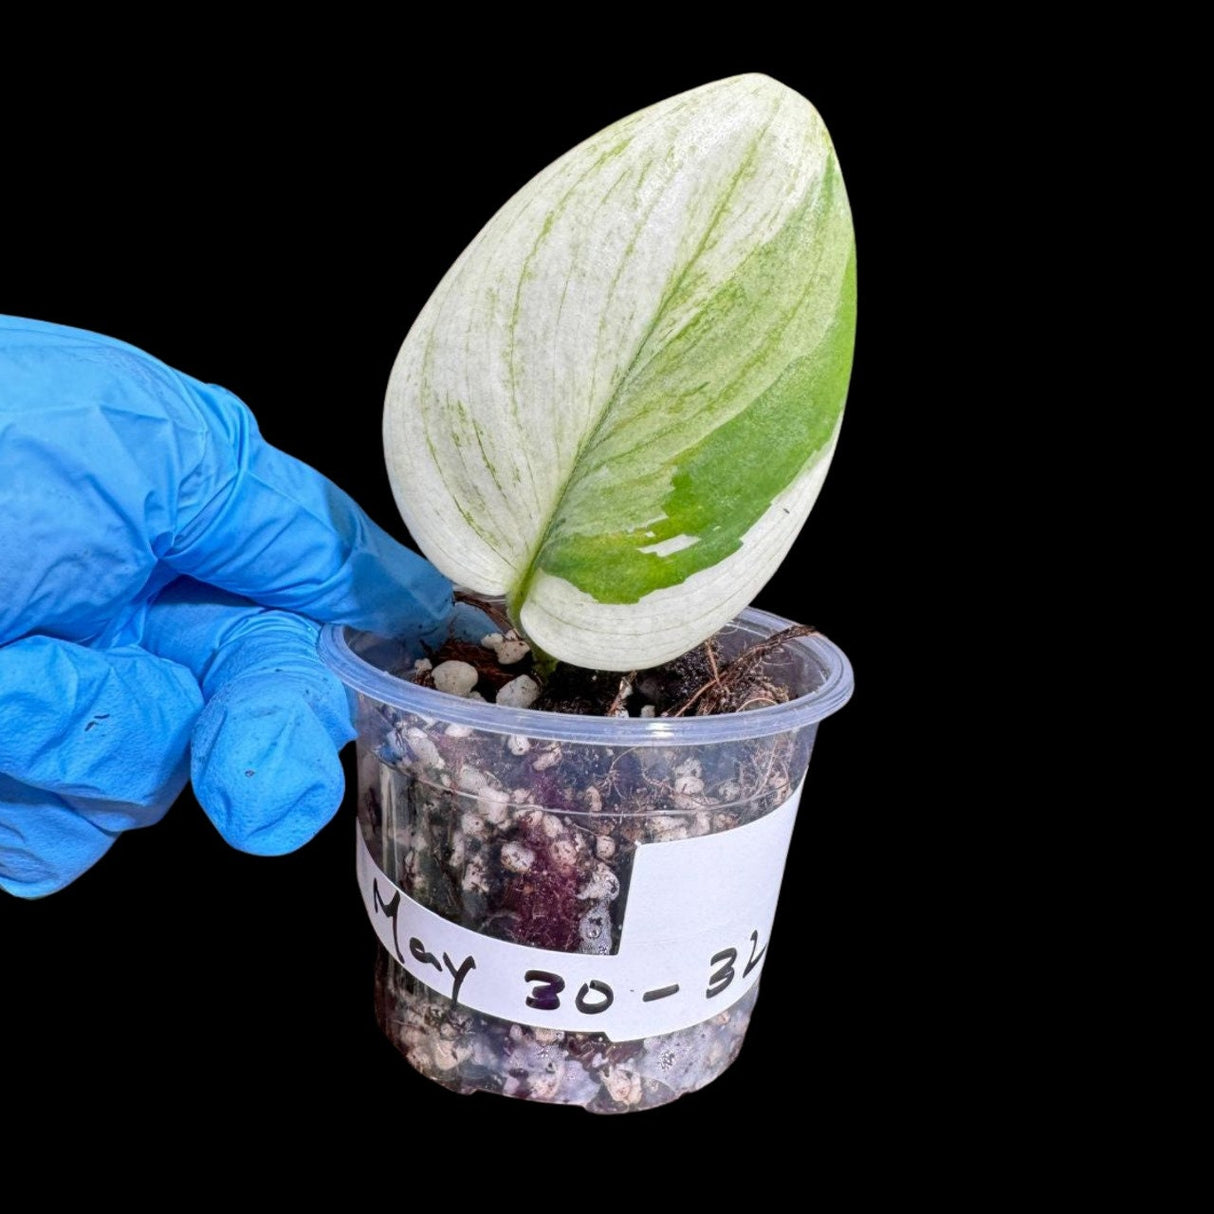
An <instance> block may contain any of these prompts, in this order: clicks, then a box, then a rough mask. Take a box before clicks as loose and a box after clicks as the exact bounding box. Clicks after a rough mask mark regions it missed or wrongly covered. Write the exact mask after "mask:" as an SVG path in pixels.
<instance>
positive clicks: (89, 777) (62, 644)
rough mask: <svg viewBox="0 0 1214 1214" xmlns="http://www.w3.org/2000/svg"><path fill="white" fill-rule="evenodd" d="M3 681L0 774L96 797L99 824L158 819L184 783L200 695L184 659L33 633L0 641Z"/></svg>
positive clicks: (111, 826)
mask: <svg viewBox="0 0 1214 1214" xmlns="http://www.w3.org/2000/svg"><path fill="white" fill-rule="evenodd" d="M0 689H2V690H0V773H3V774H5V775H8V776H11V777H12V778H13V779H14V780H17V781H20V782H21V783H23V784H28V785H31V786H32V787H34V788H39V789H44V790H46V791H47V792H51V793H54V794H56V795H58V796H59V797H63V798H78V799H81V800H83V801H88V802H94V801H95V802H97V803H98V804H97V806H96V807H95V808H93V809H90V810H88V816H89V817H90V819H91V820H92V821H93V822H94V824H95V825H97V826H99V827H101V828H102V829H104V830H107V831H119V830H125V829H127V828H128V827H132V826H141V825H146V824H148V823H149V822H154V821H156V820H158V819H159V818H160V817H161V816H162V815H163V813H164V811H165V810H166V809H167V808H168V806H169V805H171V804H172V802H173V800H174V799H175V798H176V796H177V794H178V793H179V792H180V791H181V789H182V788H183V787H184V786H185V775H186V763H187V749H188V746H189V739H190V731H191V730H192V728H193V725H194V721H195V718H196V717H197V716H198V713H199V711H200V710H201V709H202V703H203V700H202V693H201V691H200V690H199V687H198V684H197V683H196V682H195V680H194V678H193V677H192V676H191V675H190V672H189V671H188V670H185V669H184V668H183V667H181V666H179V665H176V664H174V663H171V662H166V661H162V660H161V659H159V658H157V657H154V656H153V655H152V654H150V653H147V652H146V651H145V650H143V649H141V648H138V647H136V646H124V647H122V648H119V649H108V650H98V649H89V648H87V647H85V646H83V645H74V644H72V643H70V642H68V641H60V640H57V639H55V638H53V637H44V636H32V637H26V638H24V639H23V640H20V641H14V642H13V643H12V644H10V645H5V646H3V647H2V648H0Z"/></svg>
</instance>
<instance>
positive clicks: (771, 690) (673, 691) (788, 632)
mask: <svg viewBox="0 0 1214 1214" xmlns="http://www.w3.org/2000/svg"><path fill="white" fill-rule="evenodd" d="M460 597H461V599H462V600H463V601H464V602H468V603H471V604H472V605H474V606H476V607H478V608H480V609H481V610H482V611H484V612H485V614H486V615H488V616H489V617H490V618H491V619H494V620H495V621H496V622H497V623H498V626H499V628H500V633H499V635H500V636H501V637H509V638H516V637H517V633H515V632H513V630H512V629H511V627H510V622H509V620H507V619H506V618H505V617H504V616H503V615H502V614H501V610H500V607H498V606H497V605H496V604H493V603H488V602H485V601H484V600H481V599H477V598H475V597H473V596H470V595H461V596H460ZM813 635H815V629H813V628H809V627H806V626H804V625H794V626H792V627H790V628H786V629H784V631H783V632H779V633H776V634H775V635H774V636H772V637H769V638H768V639H767V640H765V641H762V642H760V643H759V644H756V645H754V646H753V647H752V648H750V649H748V650H747V651H746V652H745V653H743V654H741V655H740V656H738V657H736V658H734V659H733V661H731V662H728V663H722V662H721V661H720V654H719V651H718V647H717V645H716V642H715V641H714V640H712V639H710V640H708V641H705V642H704V643H703V644H702V645H698V646H696V648H694V649H692V650H690V651H689V652H687V653H685V654H683V655H682V656H681V657H678V658H675V659H674V660H673V661H671V662H667V663H665V664H664V665H661V666H655V667H652V668H650V669H648V670H633V671H629V672H627V673H626V674H620V672H619V671H607V670H587V669H584V668H583V667H580V666H570V665H568V664H566V663H563V662H558V663H557V664H556V666H555V667H554V668H553V669H552V670H551V671H544V670H541V668H540V666H539V664H538V663H537V662H536V661H535V658H534V655H532V654H531V653H530V651H528V653H527V655H526V656H525V657H523V658H522V659H521V660H520V661H516V662H512V663H510V664H508V665H504V664H502V663H501V662H500V661H499V660H498V658H497V654H496V652H495V650H494V649H492V648H488V647H486V646H484V645H478V644H475V643H470V642H467V641H460V640H449V641H447V642H446V643H445V644H444V645H443V646H442V648H441V649H439V650H438V651H436V652H435V653H434V655H433V656H432V658H431V666H432V668H434V667H438V666H439V665H440V664H441V663H443V662H446V661H458V662H466V663H468V664H469V665H470V666H472V667H473V668H474V669H475V670H476V673H477V683H476V687H475V691H476V692H477V693H478V694H479V695H480V696H481V697H482V698H483V699H485V700H489V701H494V700H495V699H496V698H497V693H498V691H499V690H500V689H501V688H502V687H504V686H505V685H506V684H507V683H510V682H511V681H513V680H514V679H517V678H518V677H519V676H520V675H524V674H525V675H528V676H530V678H532V679H534V680H535V682H536V683H537V684H538V685H539V696H538V698H537V699H536V700H535V701H534V702H533V703H531V704H530V705H528V707H531V708H535V709H539V710H541V711H544V712H562V713H573V714H577V715H581V716H604V717H610V716H616V717H623V716H629V717H641V716H659V717H680V716H709V715H714V714H717V713H726V712H744V711H746V710H748V709H752V708H762V707H766V706H768V705H771V704H782V703H784V702H785V701H787V700H788V699H790V698H791V696H790V692H789V689H788V688H787V687H785V686H781V685H778V684H776V683H774V682H772V680H771V679H770V678H768V677H765V676H764V674H763V673H762V666H763V661H762V659H763V657H764V655H766V654H769V653H770V652H771V651H772V650H773V649H777V648H778V647H779V646H780V645H782V644H784V643H785V642H786V641H790V640H792V639H793V638H794V637H801V636H813ZM412 678H413V681H414V682H417V683H421V684H422V685H424V686H434V679H433V674H432V669H431V670H421V671H418V672H417V673H416V674H413V675H412Z"/></svg>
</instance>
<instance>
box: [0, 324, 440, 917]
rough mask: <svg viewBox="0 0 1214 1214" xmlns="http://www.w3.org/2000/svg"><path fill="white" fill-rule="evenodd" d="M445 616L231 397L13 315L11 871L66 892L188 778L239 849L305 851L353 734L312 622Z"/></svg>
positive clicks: (3, 478) (1, 681)
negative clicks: (343, 749)
mask: <svg viewBox="0 0 1214 1214" xmlns="http://www.w3.org/2000/svg"><path fill="white" fill-rule="evenodd" d="M450 610H451V585H450V583H449V582H448V581H447V580H446V578H444V577H443V576H442V575H441V574H439V573H438V571H437V570H436V569H434V568H433V566H431V565H429V564H428V563H427V562H426V561H424V560H423V559H422V558H421V557H419V556H416V555H415V554H414V553H412V552H410V551H408V550H407V549H406V548H404V547H402V546H401V545H399V544H397V543H396V542H395V541H394V540H393V539H391V538H390V537H389V536H388V535H387V534H386V533H385V532H383V531H382V530H380V529H379V528H378V527H377V526H375V524H374V523H372V522H371V521H370V519H369V518H367V516H366V515H365V514H364V513H363V512H362V511H361V510H360V509H359V507H358V506H357V505H355V503H354V502H353V501H352V500H351V499H350V498H349V497H348V496H346V494H345V493H343V492H342V491H341V490H340V489H338V488H337V487H336V486H335V485H333V484H332V483H331V482H330V481H328V480H326V479H325V478H324V477H322V476H321V475H320V474H319V473H317V472H316V471H314V470H313V469H311V468H309V467H308V466H306V465H305V464H302V463H300V462H299V461H298V460H295V459H292V458H291V457H290V456H288V455H284V454H283V453H282V452H281V451H278V450H276V449H275V448H273V447H271V446H270V445H269V444H267V443H266V442H265V441H264V440H263V439H262V437H261V435H260V434H259V432H258V430H257V425H256V422H255V421H254V419H253V416H252V415H251V414H250V412H249V411H248V409H247V408H246V407H245V406H244V405H243V404H242V403H241V402H240V401H239V400H238V399H237V398H236V397H235V396H233V395H232V394H231V393H229V392H226V391H225V390H224V389H222V388H218V387H215V386H214V385H208V384H203V383H200V382H198V381H197V380H194V379H191V378H190V377H189V376H186V375H183V374H181V373H179V372H177V371H174V370H172V369H171V368H169V367H166V366H165V365H164V364H162V363H160V362H158V361H157V360H156V359H154V358H152V357H150V356H149V355H147V354H144V353H143V352H141V351H139V350H137V349H135V348H134V347H132V346H128V345H125V344H124V343H121V342H118V341H114V340H112V339H110V338H106V337H102V336H99V335H97V334H94V333H87V332H83V331H81V330H75V329H68V328H64V327H61V326H57V325H50V324H44V323H41V322H37V321H31V320H21V319H16V318H12V317H3V316H0V888H3V889H6V890H8V891H9V892H10V893H14V894H19V895H22V896H25V897H38V896H41V895H43V894H49V893H52V892H53V891H55V890H57V889H60V888H62V887H63V886H65V885H67V884H68V883H69V882H71V881H72V880H74V879H75V878H76V877H77V876H79V875H80V873H82V872H83V871H84V870H85V869H87V868H88V867H89V866H90V865H92V864H93V863H95V862H96V861H97V860H98V859H99V858H100V857H101V856H102V855H103V854H104V853H105V852H106V850H107V849H108V848H109V847H110V845H111V844H112V843H113V841H114V839H115V837H116V836H117V835H118V833H119V832H121V831H123V830H126V829H129V828H131V827H135V826H145V825H148V824H150V823H152V822H155V821H158V820H159V819H160V817H161V816H162V815H163V814H164V813H165V811H166V810H167V809H168V807H169V806H170V805H171V804H172V803H173V801H174V800H175V799H176V797H177V796H178V794H179V793H180V792H181V790H182V789H183V788H184V786H185V782H186V780H187V778H188V777H189V776H191V775H192V777H193V782H194V790H195V793H196V795H197V797H198V800H199V802H200V803H201V805H202V806H203V808H204V809H205V810H206V812H207V814H208V815H209V816H210V817H211V819H212V820H213V821H214V823H215V825H216V826H217V827H218V829H219V831H220V833H221V834H222V835H223V836H224V838H225V839H227V840H228V841H229V842H230V843H231V844H233V845H234V846H235V847H238V848H241V849H242V850H245V851H249V852H254V853H257V854H262V855H276V854H281V853H283V852H287V851H291V850H293V849H295V848H297V847H299V846H300V845H301V844H303V843H304V842H306V841H307V840H308V839H310V838H311V837H312V836H313V835H314V834H315V833H316V832H317V831H318V830H319V829H320V828H321V827H322V826H323V825H324V824H325V823H326V822H327V821H328V820H329V818H330V817H332V815H333V813H334V812H335V811H336V809H337V807H338V805H339V804H340V802H341V797H342V790H343V779H342V771H341V765H340V762H339V760H338V758H337V750H338V749H340V747H341V746H342V745H344V744H345V743H346V742H347V741H349V740H350V739H351V738H352V737H353V736H354V730H353V726H352V716H351V702H350V697H349V696H348V695H347V693H346V691H345V689H344V688H343V687H342V686H341V684H340V683H339V682H338V681H337V680H336V678H334V677H333V676H332V675H331V674H329V672H328V671H327V670H326V669H325V668H324V667H323V666H322V665H321V664H320V661H319V659H318V657H317V655H316V636H317V631H318V628H317V624H316V623H314V622H313V621H317V620H319V621H334V622H341V623H351V624H354V625H356V626H358V627H362V628H367V629H371V630H373V631H376V632H382V633H386V634H389V635H392V634H395V635H401V636H408V635H412V636H419V635H425V634H426V633H428V632H431V631H434V632H437V631H438V630H439V629H440V627H441V626H442V624H443V622H444V621H445V620H446V619H447V617H448V616H449V613H450Z"/></svg>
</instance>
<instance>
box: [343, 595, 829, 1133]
mask: <svg viewBox="0 0 1214 1214" xmlns="http://www.w3.org/2000/svg"><path fill="white" fill-rule="evenodd" d="M787 626H788V621H787V620H782V619H780V618H778V617H776V616H773V615H769V614H767V613H765V612H761V611H756V610H747V611H745V612H743V613H742V615H741V616H739V617H738V618H737V619H736V620H734V621H733V623H732V624H731V625H729V626H728V627H726V628H724V629H723V630H722V631H721V632H720V633H719V634H718V635H717V638H716V643H717V646H718V661H719V662H720V663H721V664H722V665H723V664H726V663H728V662H730V661H731V660H732V659H733V658H735V657H736V656H737V655H739V654H740V653H742V652H743V651H744V650H746V649H748V648H749V647H751V646H752V645H754V644H755V643H756V642H760V641H762V640H764V639H765V638H767V637H770V636H772V635H774V634H775V633H777V632H779V631H781V630H782V629H784V628H786V627H787ZM321 653H322V656H323V657H324V659H325V660H326V662H327V663H328V664H329V666H330V667H331V668H332V669H333V670H334V671H335V672H336V674H337V675H338V676H339V677H340V678H341V679H342V680H343V681H344V682H345V683H346V685H347V686H349V687H351V688H352V689H353V690H354V691H355V692H356V693H357V695H358V705H359V709H358V744H357V746H358V785H359V787H358V825H359V831H358V859H357V869H358V876H359V881H360V885H361V888H362V894H363V899H364V902H365V904H366V908H367V914H368V916H369V917H370V919H371V922H372V924H373V925H374V927H375V930H376V932H377V934H378V936H379V941H380V945H381V948H380V950H379V954H378V962H377V974H376V1010H377V1016H378V1020H379V1023H380V1025H381V1027H382V1028H383V1030H384V1032H385V1033H386V1034H387V1035H388V1037H389V1038H390V1039H391V1040H392V1042H393V1043H394V1044H395V1045H396V1046H397V1048H398V1049H400V1050H401V1052H402V1053H403V1054H404V1055H405V1057H406V1058H407V1059H408V1061H409V1062H410V1064H411V1065H412V1066H413V1067H414V1068H416V1069H417V1070H418V1071H420V1072H421V1073H422V1074H423V1075H427V1076H428V1077H429V1078H431V1079H433V1080H435V1081H437V1082H438V1083H440V1084H443V1085H444V1086H446V1087H448V1088H452V1089H454V1090H456V1091H459V1092H473V1091H487V1092H499V1093H501V1094H503V1095H506V1096H515V1097H522V1098H526V1099H531V1100H539V1101H546V1102H551V1103H559V1104H573V1105H581V1106H583V1107H584V1108H587V1109H589V1110H591V1111H593V1112H600V1113H614V1112H625V1111H630V1110H637V1109H644V1108H650V1107H653V1106H656V1105H661V1104H665V1103H667V1102H668V1101H671V1100H673V1099H675V1098H676V1097H678V1096H681V1095H683V1094H685V1093H687V1092H691V1091H694V1090H695V1089H697V1088H700V1087H703V1086H704V1085H705V1084H706V1083H708V1082H710V1081H711V1080H712V1079H714V1078H716V1077H717V1076H718V1075H719V1074H721V1072H722V1071H724V1070H725V1068H726V1067H727V1066H729V1064H730V1063H731V1062H732V1061H733V1060H734V1058H735V1057H736V1056H737V1054H738V1051H739V1049H740V1047H741V1045H742V1039H743V1036H744V1034H745V1032H746V1028H747V1025H748V1023H749V1020H750V1015H751V1010H752V1008H753V1007H754V1003H755V999H756V996H757V993H758V982H759V976H760V974H761V972H762V967H763V964H764V962H765V960H766V957H767V950H768V943H769V934H770V931H771V926H772V921H773V918H774V915H775V909H776V899H777V895H778V892H779V885H780V878H781V875H782V873H783V867H784V861H785V857H786V854H787V850H788V843H789V839H790V837H791V834H792V829H793V821H794V817H795V814H796V811H797V805H798V802H799V799H800V792H801V785H802V782H803V780H804V777H805V773H806V769H807V766H808V764H809V757H810V751H811V749H812V747H813V743H814V735H815V733H816V731H817V726H818V722H819V721H821V720H822V718H823V717H826V716H828V715H829V714H831V713H833V712H835V711H836V710H837V709H839V708H841V707H842V706H843V704H844V703H846V701H847V699H848V698H849V696H850V695H851V691H852V671H851V667H850V665H849V663H848V661H847V658H846V657H845V656H844V654H843V653H842V652H841V651H840V650H839V649H838V648H837V647H836V646H835V645H833V644H832V643H831V642H830V641H828V640H827V639H826V638H824V637H821V636H810V637H801V638H798V639H795V640H792V641H788V642H785V643H783V644H781V645H779V646H777V647H773V648H771V649H770V650H769V651H768V652H766V653H765V654H764V655H763V657H762V666H761V670H760V676H761V678H763V679H766V680H767V681H768V682H769V683H770V684H771V685H779V686H782V687H783V688H785V689H786V690H787V693H788V694H790V695H791V696H792V698H791V699H789V700H787V701H786V702H783V703H769V704H768V705H767V706H764V707H759V708H754V709H750V710H747V711H742V712H735V713H731V714H725V715H718V716H700V717H695V716H683V717H677V718H676V717H650V718H627V719H622V718H616V717H590V716H575V715H570V716H565V715H562V714H558V713H550V712H538V711H534V710H531V709H517V708H504V707H499V706H498V705H495V704H490V703H486V702H484V701H479V700H468V699H461V698H459V697H456V696H452V695H449V694H447V693H444V692H440V691H436V690H434V689H433V688H428V687H421V686H417V685H415V684H413V683H411V682H410V681H409V679H408V678H407V677H403V676H407V674H408V673H409V672H411V671H412V669H413V663H414V661H415V659H417V658H420V657H421V656H423V655H422V653H421V652H420V650H419V651H417V652H411V651H410V650H408V649H406V648H405V647H404V646H402V645H401V644H399V643H397V642H394V641H388V640H385V639H384V638H381V637H375V636H372V635H370V634H367V633H360V632H357V631H355V630H353V629H349V628H341V627H333V626H331V627H329V628H327V629H325V630H324V632H323V634H322V637H321Z"/></svg>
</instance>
